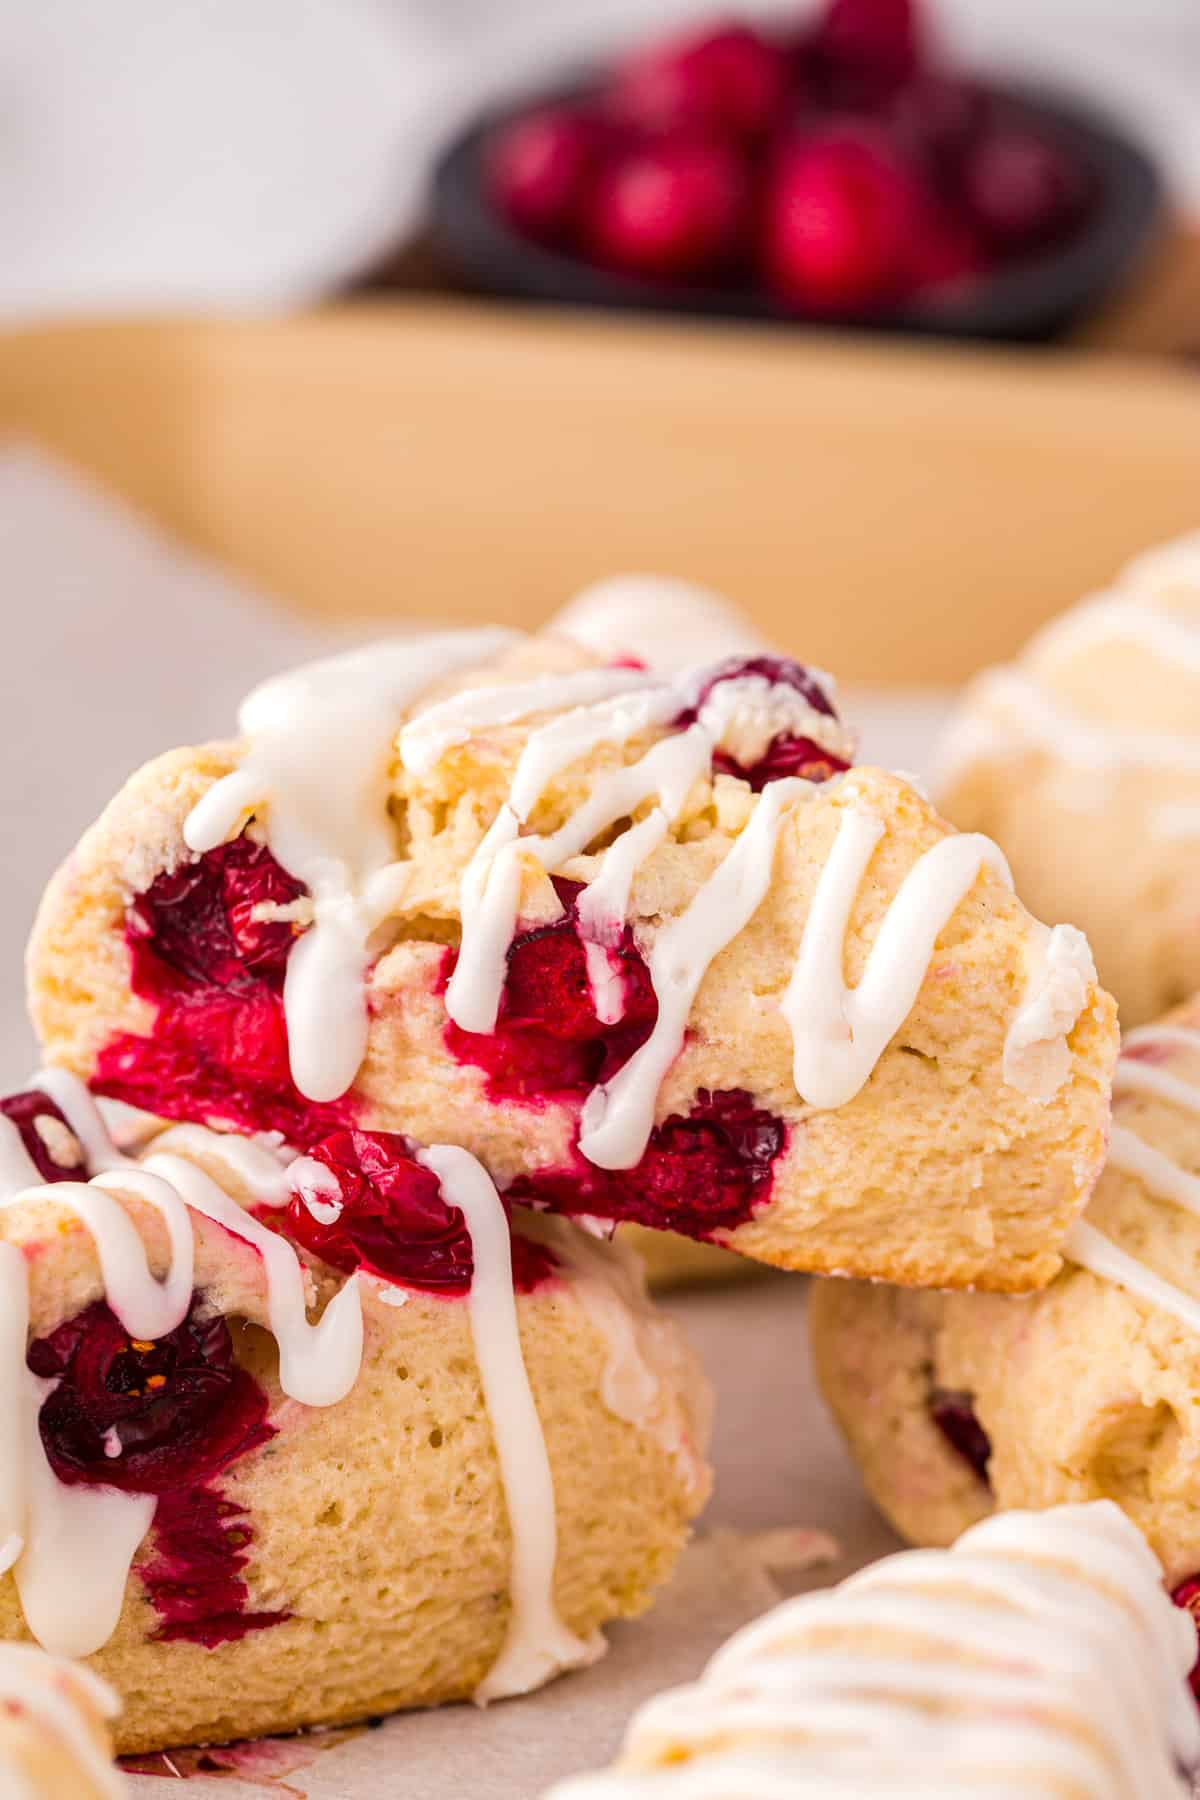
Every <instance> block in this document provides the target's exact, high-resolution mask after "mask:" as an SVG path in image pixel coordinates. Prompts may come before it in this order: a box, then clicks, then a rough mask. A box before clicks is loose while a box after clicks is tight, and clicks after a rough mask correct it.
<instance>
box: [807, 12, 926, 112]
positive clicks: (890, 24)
mask: <svg viewBox="0 0 1200 1800" xmlns="http://www.w3.org/2000/svg"><path fill="white" fill-rule="evenodd" d="M812 49H813V51H814V52H815V54H816V56H817V58H818V59H819V61H820V63H821V65H822V66H823V69H824V73H825V83H826V87H827V90H828V91H829V93H830V97H831V98H832V99H834V100H835V102H837V103H839V104H842V105H851V104H859V105H860V104H871V103H873V102H878V101H880V100H883V99H885V98H886V97H887V96H888V95H889V94H890V93H892V92H893V91H894V90H895V89H896V88H898V87H899V86H900V85H901V83H902V82H905V81H907V80H909V78H910V77H911V76H912V75H913V74H914V73H915V72H916V70H917V68H918V67H919V65H920V63H921V60H922V45H921V38H920V19H919V16H918V10H917V6H916V4H915V0H829V4H828V5H827V6H826V8H825V12H824V15H823V16H822V18H821V19H820V20H819V22H818V24H817V28H816V32H815V34H814V38H813V43H812Z"/></svg>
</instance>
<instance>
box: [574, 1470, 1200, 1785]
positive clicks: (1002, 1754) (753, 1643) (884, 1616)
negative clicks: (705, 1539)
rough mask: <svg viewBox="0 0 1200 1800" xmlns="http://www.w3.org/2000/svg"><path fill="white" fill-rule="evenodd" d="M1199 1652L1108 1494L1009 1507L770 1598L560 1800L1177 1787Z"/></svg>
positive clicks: (1193, 1744) (1196, 1753)
mask: <svg viewBox="0 0 1200 1800" xmlns="http://www.w3.org/2000/svg"><path fill="white" fill-rule="evenodd" d="M834 1632H836V1633H837V1634H838V1641H837V1642H836V1643H833V1644H831V1643H830V1634H831V1633H834ZM1194 1657H1195V1629H1194V1626H1193V1625H1192V1623H1191V1621H1190V1619H1188V1618H1187V1617H1186V1615H1184V1614H1182V1613H1181V1612H1180V1611H1179V1610H1178V1609H1177V1608H1176V1607H1174V1606H1172V1604H1171V1602H1170V1600H1169V1599H1168V1597H1167V1595H1166V1594H1165V1592H1164V1591H1163V1587H1162V1570H1161V1568H1160V1567H1159V1564H1158V1561H1157V1559H1156V1558H1155V1556H1154V1555H1153V1553H1152V1552H1151V1551H1150V1549H1149V1547H1148V1546H1147V1544H1146V1542H1145V1540H1144V1538H1143V1537H1142V1536H1141V1534H1140V1533H1139V1532H1138V1530H1137V1528H1136V1527H1135V1526H1134V1525H1133V1524H1132V1523H1131V1522H1130V1521H1129V1520H1128V1519H1127V1518H1126V1517H1125V1516H1124V1515H1123V1514H1122V1513H1121V1512H1120V1511H1119V1509H1118V1508H1117V1507H1116V1506H1115V1505H1114V1504H1113V1503H1112V1502H1111V1501H1107V1500H1105V1501H1098V1502H1094V1503H1093V1504H1091V1505H1086V1506H1060V1507H1055V1508H1052V1509H1050V1510H1048V1511H1046V1512H1040V1513H1027V1512H1008V1513H1003V1514H998V1515H996V1516H995V1517H993V1518H990V1519H988V1520H986V1521H985V1522H984V1523H983V1524H982V1525H978V1526H975V1527H974V1528H973V1529H972V1530H970V1531H968V1532H966V1533H965V1534H964V1535H963V1536H962V1537H961V1538H960V1539H959V1540H958V1543H957V1544H956V1545H955V1546H954V1548H953V1549H952V1550H949V1551H921V1550H917V1551H909V1552H906V1553H904V1554H902V1555H899V1556H893V1557H888V1558H886V1559H885V1560H884V1561H883V1562H880V1563H876V1564H874V1565H873V1566H872V1567H870V1568H868V1569H865V1570H863V1571H862V1572H861V1573H860V1574H858V1575H855V1576H852V1577H851V1578H850V1580H849V1581H846V1582H843V1583H842V1585H841V1586H840V1587H839V1588H836V1589H833V1590H832V1591H828V1592H824V1593H815V1594H807V1595H804V1596H803V1597H801V1598H800V1599H797V1600H792V1601H788V1602H786V1603H785V1604H784V1605H782V1606H780V1607H777V1608H776V1609H775V1610H774V1611H772V1612H769V1613H768V1614H766V1616H765V1617H764V1618H762V1619H760V1620H758V1621H756V1622H755V1623H754V1624H752V1625H750V1626H748V1627H746V1629H745V1630H743V1631H741V1632H739V1633H737V1635H736V1636H734V1637H733V1638H732V1639H731V1640H730V1642H729V1643H728V1644H726V1645H725V1647H724V1648H723V1649H722V1650H720V1651H718V1653H717V1655H716V1656H715V1657H714V1659H713V1661H712V1662H711V1663H710V1665H709V1668H708V1670H707V1671H706V1673H705V1675H704V1676H703V1677H702V1678H701V1680H700V1682H699V1683H697V1684H696V1685H695V1686H694V1687H691V1688H682V1689H679V1690H677V1691H676V1692H674V1693H668V1694H664V1695H661V1696H659V1697H657V1698H656V1699H654V1700H652V1701H650V1703H649V1704H648V1705H647V1706H645V1707H643V1709H642V1710H641V1712H640V1713H639V1714H638V1715H637V1716H636V1718H635V1719H634V1721H633V1724H632V1726H631V1728H630V1731H629V1734H628V1737H627V1740H626V1758H627V1763H626V1765H625V1766H623V1767H618V1768H617V1769H616V1770H614V1771H613V1772H611V1773H610V1774H608V1775H604V1776H597V1777H585V1778H584V1779H582V1780H580V1781H576V1782H566V1783H564V1784H562V1785H561V1786H560V1787H558V1788H555V1789H554V1790H553V1796H552V1800H601V1797H602V1796H609V1795H611V1796H612V1797H613V1800H617V1796H625V1797H626V1800H632V1797H633V1796H641V1795H643V1794H644V1795H646V1796H647V1797H649V1796H654V1795H657V1794H659V1793H661V1794H662V1795H663V1796H664V1800H665V1796H667V1795H678V1796H680V1800H683V1797H684V1796H686V1797H687V1800H701V1797H707V1796H711V1797H712V1800H718V1797H719V1800H732V1797H733V1796H735V1795H736V1796H738V1797H739V1800H741V1797H742V1796H747V1797H748V1796H750V1795H753V1796H754V1797H755V1800H759V1797H760V1796H764V1795H768V1796H775V1795H778V1796H780V1797H781V1800H782V1797H783V1796H787V1797H788V1800H792V1797H793V1796H800V1795H804V1796H813V1797H814V1800H816V1797H817V1796H820V1797H821V1800H826V1797H828V1800H847V1797H848V1796H858V1797H859V1800H866V1797H867V1796H869V1795H874V1794H897V1793H901V1794H906V1795H912V1796H917V1795H929V1796H934V1795H937V1796H942V1797H943V1800H971V1797H973V1796H975V1795H979V1794H986V1793H992V1792H995V1793H999V1794H1004V1795H1008V1796H1010V1797H1012V1796H1015V1795H1016V1794H1018V1793H1019V1794H1021V1795H1033V1794H1041V1795H1045V1796H1051V1795H1057V1794H1061V1793H1062V1792H1064V1791H1071V1792H1075V1791H1079V1792H1083V1793H1087V1794H1092V1795H1095V1796H1096V1797H1097V1800H1100V1797H1101V1796H1105V1797H1108V1800H1184V1797H1185V1796H1186V1795H1187V1794H1188V1792H1189V1791H1190V1790H1189V1785H1188V1782H1187V1781H1186V1779H1185V1777H1184V1775H1183V1774H1182V1772H1181V1769H1182V1767H1188V1768H1190V1767H1194V1766H1195V1765H1196V1764H1197V1762H1200V1720H1198V1719H1197V1716H1196V1710H1195V1705H1194V1702H1193V1701H1192V1698H1191V1694H1190V1691H1189V1689H1188V1687H1187V1680H1186V1678H1187V1674H1188V1671H1189V1669H1190V1666H1191V1663H1192V1661H1193V1660H1194ZM651 1771H653V1772H651Z"/></svg>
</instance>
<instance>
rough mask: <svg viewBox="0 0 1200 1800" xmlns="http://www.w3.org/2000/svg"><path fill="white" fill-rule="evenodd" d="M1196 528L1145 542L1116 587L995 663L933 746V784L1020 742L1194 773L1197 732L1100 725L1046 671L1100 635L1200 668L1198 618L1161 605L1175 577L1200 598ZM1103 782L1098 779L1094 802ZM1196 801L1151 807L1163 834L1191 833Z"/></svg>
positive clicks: (1102, 640) (1094, 760)
mask: <svg viewBox="0 0 1200 1800" xmlns="http://www.w3.org/2000/svg"><path fill="white" fill-rule="evenodd" d="M1196 541H1197V540H1196V537H1195V536H1193V537H1191V538H1181V539H1179V540H1178V541H1177V542H1175V543H1172V544H1167V545H1164V546H1162V547H1161V548H1159V549H1157V550H1151V551H1147V552H1146V553H1144V554H1143V555H1142V556H1139V557H1137V558H1135V559H1134V561H1133V562H1131V563H1130V564H1129V565H1128V567H1127V568H1126V569H1124V570H1123V571H1122V573H1121V576H1120V578H1119V580H1118V583H1117V585H1116V587H1115V588H1113V589H1112V590H1110V591H1109V592H1106V593H1102V594H1098V595H1096V596H1094V597H1093V598H1092V599H1090V600H1085V601H1083V602H1081V603H1080V604H1079V605H1078V606H1075V607H1072V608H1071V609H1070V611H1068V612H1066V613H1064V614H1063V615H1062V616H1061V618H1058V619H1056V620H1053V621H1052V622H1051V623H1050V624H1049V625H1047V626H1045V627H1044V628H1043V629H1042V630H1041V631H1040V632H1038V633H1037V635H1036V636H1035V637H1034V638H1033V639H1032V640H1031V642H1030V644H1029V646H1028V648H1027V649H1026V651H1025V654H1024V657H1023V658H1022V663H1021V665H1018V666H1010V667H1004V668H997V669H992V670H989V671H988V672H987V674H985V675H984V676H983V677H981V678H980V679H979V680H978V681H976V682H975V684H974V685H973V687H972V690H971V695H970V698H969V700H968V703H967V708H966V709H965V710H964V711H963V712H961V713H960V714H959V716H958V718H957V719H956V720H955V721H953V722H952V724H951V726H950V728H949V730H948V732H947V735H946V738H945V740H944V742H943V745H942V748H941V751H940V754H939V759H938V760H939V785H941V786H942V787H943V788H944V787H946V786H948V785H949V784H950V783H952V782H953V781H956V780H957V779H958V778H959V777H960V776H961V775H963V774H964V773H965V771H966V770H968V769H969V768H971V767H972V766H973V765H974V764H976V763H978V762H979V761H981V760H982V759H984V758H986V757H988V756H991V755H993V754H997V753H998V754H1004V753H1005V752H1006V751H1009V750H1011V749H1013V748H1014V747H1015V748H1020V747H1022V746H1025V745H1029V746H1032V747H1033V748H1036V749H1040V750H1045V751H1048V752H1050V753H1051V754H1052V755H1054V756H1056V757H1058V758H1059V759H1060V760H1061V761H1062V762H1063V763H1065V764H1067V765H1069V766H1071V767H1074V768H1076V769H1082V770H1086V771H1089V772H1091V773H1092V774H1095V775H1109V774H1114V773H1116V772H1118V771H1119V770H1121V769H1123V768H1131V769H1142V768H1155V769H1174V770H1178V771H1180V772H1186V773H1193V774H1194V773H1198V772H1200V738H1198V737H1197V736H1196V735H1195V734H1185V733H1182V732H1160V731H1155V730H1153V729H1150V728H1145V729H1140V728H1135V727H1119V726H1115V725H1105V724H1102V723H1096V722H1093V721H1091V720H1088V719H1085V718H1082V717H1081V716H1080V715H1079V714H1078V713H1077V712H1076V711H1075V710H1074V708H1073V707H1072V706H1071V705H1070V704H1069V703H1068V702H1067V701H1065V700H1063V699H1060V698H1058V697H1057V696H1056V695H1055V694H1053V693H1052V692H1051V689H1050V686H1049V685H1048V678H1049V677H1052V675H1053V672H1054V670H1055V669H1056V668H1057V667H1060V666H1061V665H1062V664H1063V663H1064V662H1065V661H1067V660H1068V659H1069V658H1070V657H1072V656H1074V655H1076V654H1077V653H1078V652H1079V651H1081V650H1087V649H1089V648H1092V647H1093V646H1095V645H1097V644H1109V643H1124V644H1131V645H1135V646H1136V647H1137V648H1138V649H1139V650H1143V651H1145V652H1147V653H1148V654H1149V655H1151V656H1153V657H1155V658H1157V659H1158V660H1159V661H1161V662H1163V663H1165V664H1167V665H1169V666H1170V667H1171V668H1172V669H1180V668H1182V669H1186V670H1189V671H1191V672H1200V621H1198V620H1197V618H1196V616H1195V615H1194V614H1187V613H1182V614H1181V613H1178V612H1172V611H1170V610H1168V609H1166V608H1164V607H1163V606H1161V605H1159V604H1155V602H1156V601H1157V600H1160V599H1161V598H1162V597H1163V595H1164V593H1165V592H1166V591H1168V590H1169V589H1170V588H1171V587H1172V586H1174V585H1180V586H1183V587H1187V588H1194V589H1195V592H1196V596H1197V598H1198V599H1200V567H1198V558H1197V554H1196V547H1195V546H1196ZM1103 793H1104V789H1103V786H1097V788H1096V790H1095V803H1096V804H1097V805H1098V804H1100V803H1101V802H1102V798H1103ZM1197 816H1200V815H1198V812H1197V808H1195V807H1193V806H1180V805H1172V806H1169V807H1160V808H1152V809H1150V810H1149V812H1148V819H1149V823H1150V828H1151V830H1152V831H1153V832H1154V833H1155V834H1157V835H1160V836H1163V837H1174V836H1180V835H1183V836H1191V835H1193V834H1194V833H1195V831H1196V829H1197V825H1196V817H1197Z"/></svg>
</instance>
